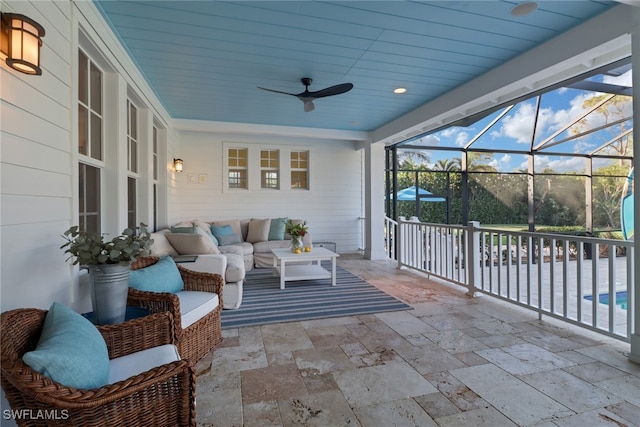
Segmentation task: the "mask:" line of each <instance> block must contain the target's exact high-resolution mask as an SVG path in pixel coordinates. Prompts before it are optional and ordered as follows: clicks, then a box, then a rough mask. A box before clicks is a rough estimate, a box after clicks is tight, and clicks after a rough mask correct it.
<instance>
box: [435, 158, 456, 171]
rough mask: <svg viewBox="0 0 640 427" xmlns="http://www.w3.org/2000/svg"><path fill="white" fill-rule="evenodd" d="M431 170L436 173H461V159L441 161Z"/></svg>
mask: <svg viewBox="0 0 640 427" xmlns="http://www.w3.org/2000/svg"><path fill="white" fill-rule="evenodd" d="M431 169H432V170H434V171H444V172H451V171H459V170H460V159H459V158H457V159H440V160H438V161H437V162H436V163H435V164H434V165H433V167H432V168H431Z"/></svg>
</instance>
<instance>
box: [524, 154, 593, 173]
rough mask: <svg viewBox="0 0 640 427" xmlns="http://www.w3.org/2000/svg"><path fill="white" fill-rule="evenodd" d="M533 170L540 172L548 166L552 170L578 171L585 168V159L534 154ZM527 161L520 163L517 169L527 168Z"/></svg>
mask: <svg viewBox="0 0 640 427" xmlns="http://www.w3.org/2000/svg"><path fill="white" fill-rule="evenodd" d="M534 162H535V170H536V172H541V171H542V170H543V169H546V168H549V169H551V170H553V171H554V172H579V171H583V170H585V166H586V164H585V159H584V158H583V157H569V156H567V157H549V156H543V155H538V156H535V160H534ZM527 168H528V165H527V162H522V163H520V166H519V169H525V170H526V169H527Z"/></svg>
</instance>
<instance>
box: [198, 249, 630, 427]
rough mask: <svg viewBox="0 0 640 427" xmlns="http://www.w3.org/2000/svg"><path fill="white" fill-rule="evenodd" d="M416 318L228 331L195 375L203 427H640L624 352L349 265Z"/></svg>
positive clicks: (439, 286)
mask: <svg viewBox="0 0 640 427" xmlns="http://www.w3.org/2000/svg"><path fill="white" fill-rule="evenodd" d="M339 264H340V265H341V266H342V267H344V268H345V269H347V270H349V271H351V272H352V273H354V274H356V275H358V276H360V277H362V278H363V279H365V280H367V281H368V282H370V283H372V284H373V285H375V286H377V287H379V288H380V289H383V290H384V291H386V292H388V293H390V294H392V295H394V296H396V297H397V298H399V299H402V300H403V301H405V302H407V303H409V304H410V305H411V306H412V307H413V308H414V309H413V310H408V311H404V312H391V313H379V314H372V315H364V316H355V317H341V318H331V319H321V320H314V321H306V322H295V323H283V324H277V325H265V326H261V327H249V328H240V329H232V330H225V331H223V333H224V337H225V341H224V343H223V344H222V346H221V347H219V348H218V349H216V350H215V351H214V352H213V353H212V354H211V355H209V356H208V357H207V358H205V360H204V361H202V362H201V363H200V364H199V366H198V367H197V370H198V372H199V374H198V384H197V405H196V411H197V416H198V425H199V426H201V427H208V426H216V427H218V426H219V427H232V426H247V427H249V426H256V427H267V426H322V427H329V426H365V427H369V426H371V427H373V426H375V427H379V426H385V427H386V426H402V427H404V426H443V427H444V426H446V427H449V426H474V427H477V426H491V427H496V426H545V427H549V426H580V427H585V426H601V425H602V426H616V427H622V426H640V365H636V364H633V363H631V362H629V361H628V359H627V358H626V355H625V354H626V352H627V351H628V350H629V346H628V345H627V344H624V343H621V342H618V341H615V340H612V339H609V338H606V337H603V336H600V335H597V334H595V333H592V332H589V331H585V330H583V329H578V328H574V327H569V326H566V325H563V324H560V323H558V322H556V321H554V320H552V319H549V320H547V319H543V320H542V321H539V320H538V319H537V315H536V314H535V313H533V312H530V311H528V310H525V309H521V308H519V307H515V306H510V305H506V304H505V303H502V302H498V301H495V300H493V299H491V298H489V297H486V296H485V297H479V298H474V299H472V298H468V297H467V296H465V295H464V289H462V288H457V287H454V286H452V285H448V284H443V283H438V282H434V281H431V280H429V279H427V278H426V277H424V276H422V275H419V274H416V273H413V272H409V271H405V270H397V269H396V268H395V264H394V263H392V262H389V261H374V262H371V261H367V260H363V259H362V258H361V257H359V256H341V257H340V258H339Z"/></svg>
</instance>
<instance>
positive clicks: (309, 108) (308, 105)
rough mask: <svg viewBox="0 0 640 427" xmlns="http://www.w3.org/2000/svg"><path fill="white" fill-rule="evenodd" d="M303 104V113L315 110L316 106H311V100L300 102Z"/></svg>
mask: <svg viewBox="0 0 640 427" xmlns="http://www.w3.org/2000/svg"><path fill="white" fill-rule="evenodd" d="M302 102H304V112H305V113H308V112H310V111H313V110H315V108H316V106H315V105H313V101H312V100H308V101H302Z"/></svg>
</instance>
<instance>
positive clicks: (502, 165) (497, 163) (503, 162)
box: [489, 154, 511, 170]
mask: <svg viewBox="0 0 640 427" xmlns="http://www.w3.org/2000/svg"><path fill="white" fill-rule="evenodd" d="M509 163H511V156H510V155H509V154H505V155H503V156H502V157H500V158H499V159H493V160H491V162H489V166H493V167H494V168H496V169H497V170H505V169H508V168H509Z"/></svg>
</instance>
